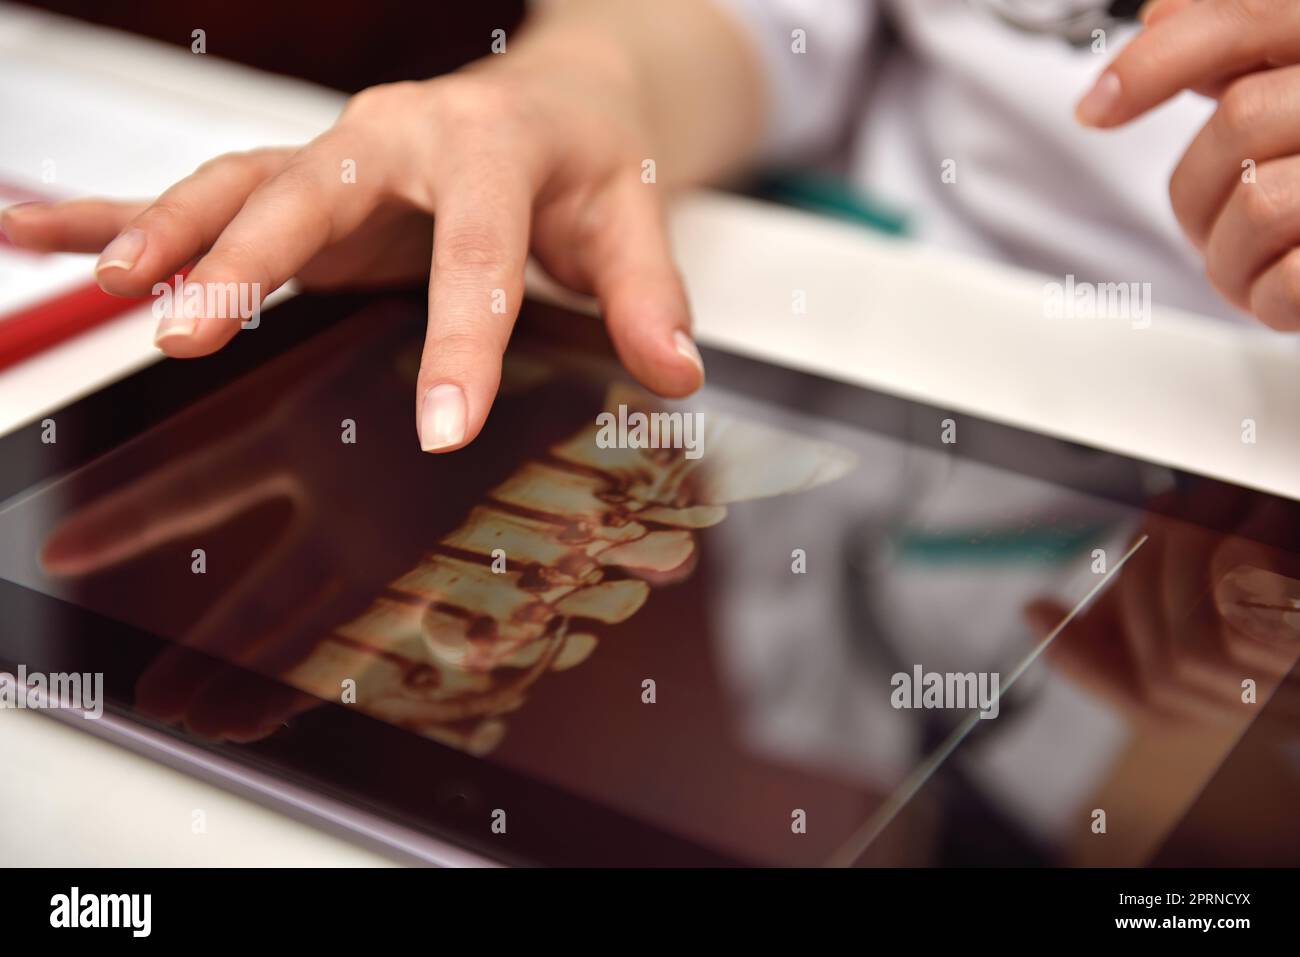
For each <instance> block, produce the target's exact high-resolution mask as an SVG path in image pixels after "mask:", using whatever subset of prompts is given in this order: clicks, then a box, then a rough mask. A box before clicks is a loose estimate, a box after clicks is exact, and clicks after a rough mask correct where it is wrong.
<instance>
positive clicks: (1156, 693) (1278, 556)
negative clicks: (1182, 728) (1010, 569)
mask: <svg viewBox="0 0 1300 957" xmlns="http://www.w3.org/2000/svg"><path fill="white" fill-rule="evenodd" d="M1216 494H1217V496H1218V498H1217V500H1216V501H1214V502H1208V501H1205V500H1204V499H1203V500H1202V501H1201V502H1200V504H1202V505H1207V504H1213V505H1215V506H1216V507H1218V508H1221V509H1224V510H1225V511H1224V512H1223V514H1228V512H1227V511H1226V510H1227V509H1230V508H1232V507H1234V505H1235V504H1236V502H1234V501H1232V500H1225V499H1224V498H1223V493H1221V492H1220V493H1216ZM1273 512H1274V509H1273V507H1271V506H1266V507H1265V508H1264V510H1262V511H1257V512H1256V513H1254V514H1249V515H1246V516H1244V517H1242V518H1241V519H1240V520H1239V521H1237V522H1236V526H1235V527H1237V528H1238V529H1239V530H1240V532H1239V534H1224V533H1222V532H1216V531H1211V530H1208V529H1205V528H1202V527H1199V526H1195V525H1191V524H1189V523H1187V522H1183V521H1177V520H1174V519H1171V518H1166V517H1164V516H1162V515H1158V514H1151V515H1148V517H1147V519H1146V521H1145V522H1144V526H1143V529H1142V531H1143V532H1144V533H1145V534H1146V535H1147V540H1146V542H1145V544H1144V545H1143V546H1142V547H1140V548H1139V549H1138V550H1137V551H1136V552H1135V553H1134V554H1133V556H1132V557H1131V558H1130V559H1129V561H1128V562H1127V563H1126V564H1125V566H1124V567H1123V568H1122V569H1121V570H1120V571H1119V573H1118V575H1117V580H1116V581H1115V582H1113V583H1112V584H1111V586H1110V587H1109V588H1108V589H1107V590H1106V591H1105V592H1104V593H1103V594H1102V595H1101V596H1100V597H1099V598H1098V599H1097V601H1096V603H1095V604H1094V606H1093V607H1092V608H1090V609H1088V610H1087V611H1085V612H1084V613H1083V614H1082V615H1081V616H1080V617H1079V618H1078V619H1076V620H1075V621H1072V622H1071V623H1069V624H1068V625H1067V626H1066V628H1065V629H1064V631H1063V632H1062V633H1061V634H1060V635H1059V636H1058V637H1057V638H1056V640H1055V641H1054V643H1053V645H1052V648H1051V649H1050V651H1049V656H1050V657H1051V658H1052V659H1053V660H1054V661H1055V662H1056V663H1057V664H1058V665H1059V666H1060V667H1061V668H1062V669H1063V670H1065V671H1066V672H1067V673H1068V674H1069V675H1071V676H1072V677H1074V678H1075V679H1076V680H1077V681H1078V682H1079V683H1080V684H1082V685H1084V686H1085V687H1087V688H1089V689H1091V690H1092V691H1094V692H1096V693H1097V694H1099V695H1101V696H1103V697H1104V698H1106V699H1109V700H1110V701H1112V702H1114V703H1116V704H1117V705H1119V706H1120V707H1121V709H1122V710H1123V711H1124V712H1126V713H1128V714H1129V715H1130V716H1133V717H1135V718H1140V719H1142V720H1150V721H1157V722H1159V721H1172V722H1180V723H1183V724H1184V725H1188V724H1190V725H1193V726H1195V725H1204V724H1214V723H1217V724H1220V725H1227V726H1232V727H1241V726H1243V725H1244V723H1245V722H1247V721H1249V720H1250V718H1251V717H1253V716H1254V714H1255V713H1256V711H1257V709H1258V706H1259V705H1262V704H1264V703H1265V702H1266V701H1268V699H1269V696H1270V695H1271V694H1272V693H1273V692H1274V690H1275V689H1277V688H1279V686H1280V685H1281V684H1282V680H1283V678H1284V677H1285V676H1286V675H1287V673H1288V672H1289V671H1290V669H1291V667H1292V665H1293V664H1294V663H1295V661H1296V658H1297V656H1298V655H1300V566H1298V565H1297V562H1296V560H1295V559H1294V558H1293V557H1291V556H1288V555H1286V554H1284V553H1282V552H1281V551H1279V550H1277V549H1273V548H1269V547H1268V546H1265V545H1262V544H1260V543H1258V542H1255V541H1252V540H1251V539H1250V538H1248V537H1245V536H1248V535H1249V534H1250V532H1251V530H1252V529H1260V528H1271V523H1274V522H1275V521H1276V520H1277V516H1276V515H1274V514H1273ZM1298 531H1300V530H1298ZM1068 611H1069V609H1067V608H1065V607H1063V606H1061V605H1060V604H1058V603H1055V602H1052V601H1039V602H1035V603H1033V604H1031V605H1030V606H1029V608H1028V609H1027V610H1026V614H1027V616H1028V617H1029V620H1030V622H1031V624H1032V625H1033V626H1034V627H1035V629H1036V630H1037V631H1038V632H1039V633H1040V634H1044V635H1046V634H1048V633H1050V632H1051V630H1052V629H1053V628H1055V627H1056V626H1057V624H1058V623H1059V622H1061V621H1062V620H1063V619H1064V618H1065V616H1066V614H1067V613H1068ZM1247 679H1249V680H1251V681H1253V682H1254V683H1255V695H1256V700H1257V702H1258V704H1255V703H1251V702H1250V701H1249V700H1246V701H1244V700H1243V696H1245V697H1246V698H1247V699H1249V695H1246V694H1245V692H1246V689H1245V688H1244V687H1243V682H1244V681H1246V680H1247ZM1276 704H1278V705H1279V706H1281V707H1288V703H1287V702H1286V701H1278V702H1277V703H1276ZM1291 705H1294V702H1292V703H1291ZM1291 710H1295V709H1294V708H1293V707H1292V708H1291Z"/></svg>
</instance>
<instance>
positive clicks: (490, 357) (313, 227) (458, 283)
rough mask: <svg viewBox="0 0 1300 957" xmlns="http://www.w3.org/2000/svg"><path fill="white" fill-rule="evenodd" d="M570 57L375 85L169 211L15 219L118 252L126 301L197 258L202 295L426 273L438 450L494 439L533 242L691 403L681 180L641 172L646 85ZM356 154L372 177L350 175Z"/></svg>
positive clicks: (167, 343)
mask: <svg viewBox="0 0 1300 957" xmlns="http://www.w3.org/2000/svg"><path fill="white" fill-rule="evenodd" d="M587 46H590V44H588V45H587ZM556 60H557V58H556V57H554V56H552V57H551V58H550V59H549V60H548V61H546V63H545V65H544V66H540V65H538V64H537V63H530V62H529V58H528V53H527V52H526V50H524V49H521V50H520V51H519V52H512V53H510V54H509V56H508V57H499V58H491V62H489V63H487V64H481V65H477V66H474V67H471V68H470V69H468V70H466V71H462V72H461V73H458V74H453V75H451V76H447V77H443V78H438V79H434V80H430V81H425V82H413V83H397V84H392V85H387V86H380V87H375V88H372V89H370V90H366V91H364V92H362V93H360V94H359V95H357V96H356V97H354V98H353V99H352V100H351V101H350V102H349V103H348V105H347V107H346V108H345V109H344V111H343V113H342V115H341V116H340V118H339V120H338V122H337V123H336V125H335V126H334V127H333V128H332V129H330V130H329V131H327V132H326V133H324V134H323V135H321V136H320V137H318V138H317V139H315V140H313V141H312V142H311V143H309V144H308V145H307V146H305V147H303V148H301V149H264V150H256V151H253V152H249V153H238V154H228V155H225V156H221V157H218V158H217V159H215V160H212V161H210V162H208V163H205V164H204V165H203V166H201V167H200V168H199V169H198V170H197V171H196V172H195V173H194V174H192V175H191V176H189V177H187V178H186V179H184V180H182V181H181V182H179V183H177V184H176V185H174V186H172V187H171V188H170V189H168V190H167V191H166V192H165V193H163V194H162V195H161V196H160V197H158V199H157V200H155V201H154V202H153V203H148V204H140V203H124V202H109V201H103V200H89V199H88V200H74V201H70V202H63V203H56V204H29V205H23V206H21V207H18V208H15V209H10V210H7V211H6V212H5V215H4V219H3V226H4V229H5V232H6V233H7V234H8V235H9V237H10V238H11V240H12V241H13V242H14V243H16V244H18V245H21V246H24V247H27V248H31V249H41V250H67V251H82V252H93V251H99V250H101V249H102V250H103V252H102V254H101V257H100V260H99V263H98V266H97V270H96V274H97V277H98V280H99V283H100V285H101V286H102V287H103V288H104V289H105V290H106V291H108V292H110V293H113V294H116V295H123V296H144V295H148V294H149V293H150V291H151V288H152V287H153V286H154V284H155V283H159V282H164V283H170V282H171V280H172V277H173V276H174V275H175V274H176V273H178V272H179V271H180V270H182V269H183V268H184V267H185V266H186V265H187V264H189V263H192V262H195V261H196V260H197V264H196V265H194V267H193V270H192V271H191V272H190V274H189V276H188V278H187V280H186V282H187V283H189V284H211V283H221V284H226V283H231V282H235V283H257V284H259V289H260V296H261V298H264V297H265V296H266V295H268V294H269V293H270V292H271V291H273V290H274V289H276V288H278V287H279V286H281V285H283V284H284V283H285V282H287V281H288V280H289V279H290V278H292V277H295V276H296V277H298V278H299V279H300V280H301V281H302V282H303V283H304V284H305V285H307V286H315V287H333V286H344V285H346V286H356V285H368V284H380V283H394V282H402V281H410V280H415V279H417V278H421V277H426V276H427V277H428V278H429V323H428V332H427V337H426V341H425V346H424V353H423V357H422V363H421V370H420V374H419V378H418V381H417V385H416V422H417V429H418V432H419V437H420V441H421V446H422V447H423V448H424V449H425V450H426V451H437V452H444V451H450V450H453V449H456V448H459V447H461V446H463V445H464V444H466V443H467V442H470V441H472V440H473V439H474V437H475V436H476V435H477V434H478V432H479V430H480V429H481V428H482V426H483V423H484V421H485V419H486V418H487V415H488V411H489V408H490V407H491V405H492V402H493V399H494V397H495V395H496V391H497V387H498V383H499V381H500V371H501V356H502V353H503V351H504V350H505V347H506V343H507V340H508V338H509V335H510V331H511V327H512V326H513V324H514V320H515V318H516V316H517V315H518V312H519V308H520V301H521V298H522V296H523V286H524V264H525V260H526V257H527V255H528V252H529V249H530V247H531V249H532V252H533V253H534V254H535V255H536V256H537V258H538V260H539V261H540V263H541V264H542V266H543V267H544V268H546V269H547V270H548V271H549V272H550V273H551V274H552V275H553V276H554V277H555V278H556V279H557V280H559V281H560V282H561V283H562V284H564V285H565V286H567V287H569V288H571V289H573V290H575V291H578V292H582V293H593V294H594V295H595V296H596V298H597V299H598V301H599V303H600V306H601V309H602V311H603V313H604V315H605V317H606V321H607V323H608V327H609V332H610V335H611V338H612V339H613V342H614V345H615V348H616V349H617V350H618V353H619V356H620V358H621V359H622V361H623V363H624V364H625V365H626V366H627V368H628V369H629V371H631V372H632V374H633V375H635V376H636V378H637V379H638V380H640V381H641V383H642V384H644V385H645V386H646V387H648V388H650V389H651V390H653V391H655V392H657V393H659V394H661V395H666V396H674V397H676V396H683V395H686V394H689V393H691V392H692V391H694V390H695V389H696V388H698V387H699V386H700V384H701V382H702V380H703V368H702V366H701V363H700V359H699V354H698V352H697V351H696V349H695V346H694V344H693V342H692V340H691V338H690V334H689V330H690V316H689V312H688V308H687V303H686V297H685V294H684V291H683V287H682V284H681V281H680V279H679V277H678V274H677V271H676V269H675V267H674V265H673V263H672V260H671V256H670V252H669V245H668V241H667V235H666V232H665V228H664V224H663V221H662V210H661V204H660V195H661V190H662V189H664V186H663V185H657V184H647V183H643V182H642V180H641V164H642V161H643V159H644V158H646V157H651V156H654V155H655V153H654V151H653V149H652V144H651V142H650V139H651V137H650V136H649V134H648V133H647V132H646V127H647V126H648V124H647V123H644V122H643V121H642V120H641V115H642V113H643V112H645V111H644V110H642V109H641V107H640V105H639V104H638V101H637V94H636V92H635V89H636V84H635V83H633V82H631V81H630V79H629V77H627V76H625V75H623V74H621V73H620V72H619V71H618V69H617V67H615V66H612V65H611V64H613V63H615V62H616V58H607V59H606V60H605V61H601V62H599V63H598V62H597V56H596V55H595V54H594V53H592V52H591V51H590V50H586V49H585V48H584V47H583V45H582V44H576V45H575V46H574V48H573V49H571V50H569V51H568V54H567V56H566V57H565V58H564V61H563V62H562V63H557V62H556ZM498 61H499V62H498ZM351 164H355V182H348V181H347V177H346V176H345V175H343V174H344V171H345V169H347V168H349V167H350V166H351ZM435 218H436V228H435V226H434V222H433V221H434V219H435ZM238 330H239V317H238V316H233V317H231V318H217V317H215V316H207V315H205V316H200V317H199V318H198V319H197V321H191V320H189V319H187V318H186V317H185V316H176V317H171V316H168V317H165V318H163V319H162V321H161V322H160V324H159V329H158V333H157V338H156V341H157V344H158V346H159V348H160V349H162V350H163V351H164V352H165V353H167V354H168V355H170V356H174V357H179V358H189V357H195V356H202V355H206V354H208V353H211V352H214V351H216V350H217V349H220V348H221V347H222V346H223V345H225V344H226V343H227V342H228V341H229V340H230V339H231V338H232V337H233V336H234V335H235V333H236V332H237V331H238Z"/></svg>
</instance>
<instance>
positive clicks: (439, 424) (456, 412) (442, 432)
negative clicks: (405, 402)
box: [420, 382, 465, 452]
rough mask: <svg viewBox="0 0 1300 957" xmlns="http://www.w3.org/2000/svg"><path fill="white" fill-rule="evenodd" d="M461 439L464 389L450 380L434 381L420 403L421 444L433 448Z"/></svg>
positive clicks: (455, 442) (462, 432) (442, 447)
mask: <svg viewBox="0 0 1300 957" xmlns="http://www.w3.org/2000/svg"><path fill="white" fill-rule="evenodd" d="M464 440H465V393H464V392H462V391H461V388H460V386H458V385H452V384H451V383H450V382H444V383H443V384H442V385H435V386H434V387H433V388H432V389H430V390H429V391H428V392H427V393H425V396H424V405H422V406H421V407H420V448H422V449H424V451H426V452H432V451H434V450H435V449H445V448H446V447H447V446H449V445H459V444H460V443H461V442H463V441H464Z"/></svg>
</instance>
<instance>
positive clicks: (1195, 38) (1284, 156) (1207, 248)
mask: <svg viewBox="0 0 1300 957" xmlns="http://www.w3.org/2000/svg"><path fill="white" fill-rule="evenodd" d="M1146 23H1147V29H1146V30H1145V31H1144V32H1143V33H1142V34H1141V35H1140V36H1138V37H1137V38H1135V39H1134V40H1133V42H1132V43H1130V44H1129V45H1128V46H1127V47H1126V48H1125V49H1124V50H1123V51H1122V52H1121V53H1120V54H1119V56H1118V57H1116V59H1115V61H1114V62H1113V63H1112V64H1111V65H1110V67H1109V68H1107V70H1106V71H1105V72H1104V73H1103V74H1102V76H1101V78H1100V79H1099V80H1098V81H1097V84H1096V86H1095V87H1094V88H1093V90H1092V91H1091V92H1090V93H1089V94H1088V96H1086V97H1085V98H1084V99H1083V100H1082V101H1081V102H1080V104H1079V110H1078V113H1079V119H1080V121H1081V122H1084V123H1085V124H1087V125H1090V126H1097V127H1104V128H1109V127H1115V126H1120V125H1122V124H1125V123H1128V122H1129V121H1131V120H1133V119H1134V118H1136V117H1138V116H1140V115H1142V114H1143V113H1145V112H1147V111H1148V110H1150V109H1151V108H1153V107H1155V106H1157V105H1159V104H1160V103H1163V102H1165V101H1166V100H1168V99H1169V98H1171V97H1172V96H1174V95H1175V94H1177V93H1179V92H1180V91H1182V90H1184V89H1192V90H1196V91H1197V92H1200V93H1203V94H1205V95H1208V96H1212V97H1215V98H1217V99H1218V101H1219V106H1218V109H1217V110H1216V111H1215V114H1214V116H1213V118H1212V119H1211V120H1210V122H1209V123H1207V124H1206V126H1205V127H1204V129H1202V130H1201V131H1200V133H1199V134H1198V135H1197V136H1196V138H1195V140H1194V141H1193V142H1192V144H1191V146H1190V147H1189V148H1188V150H1187V152H1186V153H1185V154H1184V156H1183V158H1182V161H1181V162H1180V163H1179V165H1178V168H1177V170H1176V171H1175V172H1174V175H1173V180H1172V182H1171V183H1170V196H1171V198H1172V201H1173V208H1174V212H1175V214H1176V215H1177V217H1178V221H1179V223H1180V224H1181V225H1182V227H1183V229H1184V231H1185V232H1186V233H1187V235H1188V236H1189V237H1190V238H1191V240H1192V242H1193V243H1195V245H1196V247H1197V248H1198V249H1199V250H1201V252H1202V253H1204V255H1205V260H1206V268H1207V273H1208V275H1209V278H1210V281H1211V282H1212V283H1213V284H1214V286H1215V287H1216V288H1217V289H1218V290H1219V291H1220V292H1221V293H1222V294H1223V295H1224V297H1225V298H1226V299H1228V301H1229V302H1231V303H1233V304H1234V305H1236V306H1238V307H1240V308H1242V309H1246V310H1248V311H1250V312H1251V313H1253V314H1254V315H1255V316H1257V317H1258V318H1259V319H1260V320H1261V321H1263V322H1264V323H1266V324H1267V325H1269V326H1272V327H1273V328H1275V329H1283V330H1295V329H1300V249H1298V248H1297V247H1300V65H1297V64H1300V3H1295V2H1294V0H1200V2H1197V0H1159V2H1157V3H1155V4H1154V5H1152V6H1151V7H1149V9H1148V14H1147V16H1146ZM1250 174H1253V175H1250Z"/></svg>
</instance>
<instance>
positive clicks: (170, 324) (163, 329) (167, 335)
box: [153, 307, 198, 346]
mask: <svg viewBox="0 0 1300 957" xmlns="http://www.w3.org/2000/svg"><path fill="white" fill-rule="evenodd" d="M177 308H180V309H181V312H182V315H179V316H163V317H162V318H161V319H160V320H158V331H157V332H155V333H154V334H153V344H154V345H156V346H161V345H162V344H163V340H164V339H173V338H175V339H179V338H181V337H183V336H192V335H194V330H195V328H196V327H197V325H198V320H197V319H195V318H193V317H192V316H186V315H184V314H183V313H184V308H183V307H177Z"/></svg>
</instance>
